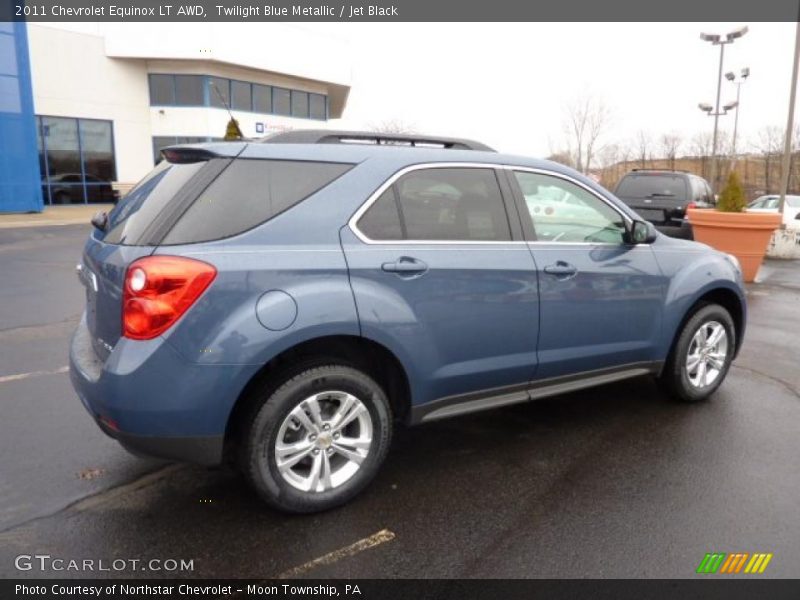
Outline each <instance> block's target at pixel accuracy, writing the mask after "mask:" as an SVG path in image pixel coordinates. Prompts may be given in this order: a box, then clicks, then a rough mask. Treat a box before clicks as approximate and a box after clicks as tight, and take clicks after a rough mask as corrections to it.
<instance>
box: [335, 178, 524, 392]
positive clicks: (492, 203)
mask: <svg viewBox="0 0 800 600" xmlns="http://www.w3.org/2000/svg"><path fill="white" fill-rule="evenodd" d="M502 185H503V186H507V183H506V182H505V180H504V179H503V184H502ZM509 196H510V193H508V192H507V193H506V194H505V195H504V194H503V193H501V183H500V180H499V179H498V172H497V171H496V170H495V169H494V168H492V167H491V166H487V165H460V164H459V165H427V166H416V167H413V168H411V169H407V170H406V171H405V172H401V173H400V174H398V175H396V176H395V177H394V178H392V179H391V180H390V181H389V182H387V183H386V184H384V186H382V188H381V189H379V190H378V191H377V192H376V194H375V195H374V196H373V198H372V199H370V200H369V201H368V202H367V203H366V204H365V205H364V206H363V207H362V208H361V210H360V211H359V212H358V213H356V215H355V216H354V217H353V219H352V220H351V222H350V225H349V226H348V227H345V228H343V230H342V235H341V237H342V245H343V248H344V252H345V255H346V257H347V263H348V268H349V270H350V277H351V283H352V288H353V292H354V294H355V299H356V305H357V307H358V313H359V319H360V323H361V327H362V332H363V334H364V335H366V336H368V337H370V338H372V339H376V340H377V341H380V342H383V343H384V344H385V345H386V346H388V347H389V348H392V349H393V350H394V351H395V352H396V353H399V354H400V355H401V359H402V360H403V362H404V363H405V364H406V365H407V366H408V367H409V368H410V369H411V370H412V371H413V372H412V373H411V374H410V375H411V377H410V379H411V380H412V382H415V383H416V384H417V386H418V387H417V388H416V389H414V390H412V392H413V395H414V399H415V402H416V403H422V402H427V401H430V400H434V399H442V398H445V397H453V396H459V395H463V394H467V393H471V392H479V391H487V390H492V391H493V392H494V391H497V393H498V394H500V393H506V392H508V393H518V394H522V395H523V396H525V392H524V390H525V387H526V385H527V382H528V380H529V379H530V376H531V373H532V372H533V370H534V368H535V365H536V338H537V334H538V327H539V308H538V289H537V285H538V283H537V274H536V268H535V265H534V262H533V259H532V257H531V254H530V252H529V251H528V248H527V246H526V244H525V242H524V241H523V240H522V238H521V229H520V225H519V217H518V216H517V214H516V209H515V208H514V206H513V204H512V203H511V198H510V197H509ZM509 208H510V209H511V213H509V210H508V209H509ZM509 214H511V215H512V216H513V218H512V219H509Z"/></svg>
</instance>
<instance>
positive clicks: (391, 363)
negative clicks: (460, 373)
mask: <svg viewBox="0 0 800 600" xmlns="http://www.w3.org/2000/svg"><path fill="white" fill-rule="evenodd" d="M325 362H336V363H340V364H346V365H349V366H352V367H354V368H357V369H360V370H362V371H364V372H366V373H367V374H369V375H370V376H371V377H372V378H373V379H375V381H377V382H378V384H379V385H380V386H381V387H382V388H383V389H384V390H385V391H386V394H387V396H388V398H389V402H390V405H391V408H392V413H393V415H394V418H395V420H397V421H401V420H404V419H405V417H406V415H407V414H408V411H409V409H410V407H411V388H410V384H409V379H408V374H407V372H406V369H405V368H404V366H403V364H402V362H401V361H400V359H398V358H397V356H396V355H395V354H394V353H393V352H392V351H391V350H389V349H388V348H387V347H386V346H384V345H383V344H380V343H378V342H376V341H374V340H371V339H369V338H365V337H361V336H356V335H327V336H322V337H317V338H312V339H309V340H305V341H303V342H300V343H297V344H295V345H294V346H291V347H289V348H287V349H286V350H283V351H282V352H280V353H279V354H277V355H276V356H274V357H273V358H271V359H270V360H269V361H267V362H266V363H265V364H264V365H263V366H262V367H261V368H260V369H259V370H258V371H257V372H256V373H255V374H254V375H253V376H252V377H251V378H250V380H249V381H248V382H247V384H246V385H245V386H244V388H243V389H242V391H241V393H240V394H239V396H238V397H237V399H236V401H235V402H234V404H233V407H232V409H231V412H230V414H229V417H228V422H227V425H226V428H225V455H226V457H230V456H231V455H232V454H233V452H234V450H235V447H236V446H237V442H238V439H239V437H240V434H241V433H242V431H243V426H244V424H245V423H247V422H248V419H249V418H250V417H251V416H252V413H253V411H254V410H255V408H256V406H257V397H256V395H255V393H254V392H255V390H258V389H261V390H262V393H271V391H272V390H273V389H274V388H275V387H277V386H278V385H280V382H281V381H283V380H285V379H286V378H287V377H291V376H292V375H294V374H297V373H299V372H300V371H303V370H305V369H307V368H309V367H311V366H314V365H319V364H322V363H325Z"/></svg>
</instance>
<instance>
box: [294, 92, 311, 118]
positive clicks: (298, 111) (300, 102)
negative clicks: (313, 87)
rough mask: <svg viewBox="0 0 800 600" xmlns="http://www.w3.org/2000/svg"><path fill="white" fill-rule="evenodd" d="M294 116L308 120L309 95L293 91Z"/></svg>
mask: <svg viewBox="0 0 800 600" xmlns="http://www.w3.org/2000/svg"><path fill="white" fill-rule="evenodd" d="M292 116H293V117H300V118H301V119H307V118H308V93H307V92H298V91H296V90H294V91H292Z"/></svg>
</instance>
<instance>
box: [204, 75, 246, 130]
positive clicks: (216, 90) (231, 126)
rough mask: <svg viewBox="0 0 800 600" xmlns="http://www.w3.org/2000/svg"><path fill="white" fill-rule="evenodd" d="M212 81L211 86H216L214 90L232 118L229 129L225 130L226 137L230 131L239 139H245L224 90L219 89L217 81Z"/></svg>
mask: <svg viewBox="0 0 800 600" xmlns="http://www.w3.org/2000/svg"><path fill="white" fill-rule="evenodd" d="M210 83H211V87H212V88H214V91H215V92H217V96H219V100H220V102H222V106H224V107H225V110H227V111H228V116H230V118H231V120H230V121H228V127H227V129H226V131H225V139H226V140H227V139H228V134H229V133H233V134H234V135H237V136H239V137H238V139H240V140H243V139H244V134H243V133H242V130H241V129H239V122H238V121H237V120H236V119H234V118H233V113H232V112H231V107H230V106H229V105H228V103H227V102H226V101H225V96H223V95H222V92H220V91H219V88H218V87H217V84H216V83H214V82H213V81H211V82H210ZM231 128H233V131H231Z"/></svg>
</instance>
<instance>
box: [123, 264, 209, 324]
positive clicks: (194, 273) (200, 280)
mask: <svg viewBox="0 0 800 600" xmlns="http://www.w3.org/2000/svg"><path fill="white" fill-rule="evenodd" d="M216 275H217V270H216V269H215V268H214V267H212V266H211V265H209V264H208V263H204V262H202V261H199V260H194V259H192V258H184V257H181V256H148V257H146V258H141V259H139V260H137V261H135V262H133V263H132V264H131V265H130V266H129V267H128V272H127V273H126V274H125V289H124V292H123V295H122V335H124V336H125V337H127V338H131V339H134V340H149V339H152V338H154V337H156V336H157V335H160V334H161V333H163V332H164V331H166V330H167V329H169V328H170V327H171V326H172V324H173V323H175V321H177V320H178V319H179V318H180V317H181V315H183V313H185V312H186V311H187V310H188V309H189V307H190V306H191V305H192V304H194V302H195V300H197V299H198V298H199V297H200V294H202V293H203V292H204V291H205V289H206V288H207V287H208V286H209V285H210V284H211V282H212V281H214V277H216Z"/></svg>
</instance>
